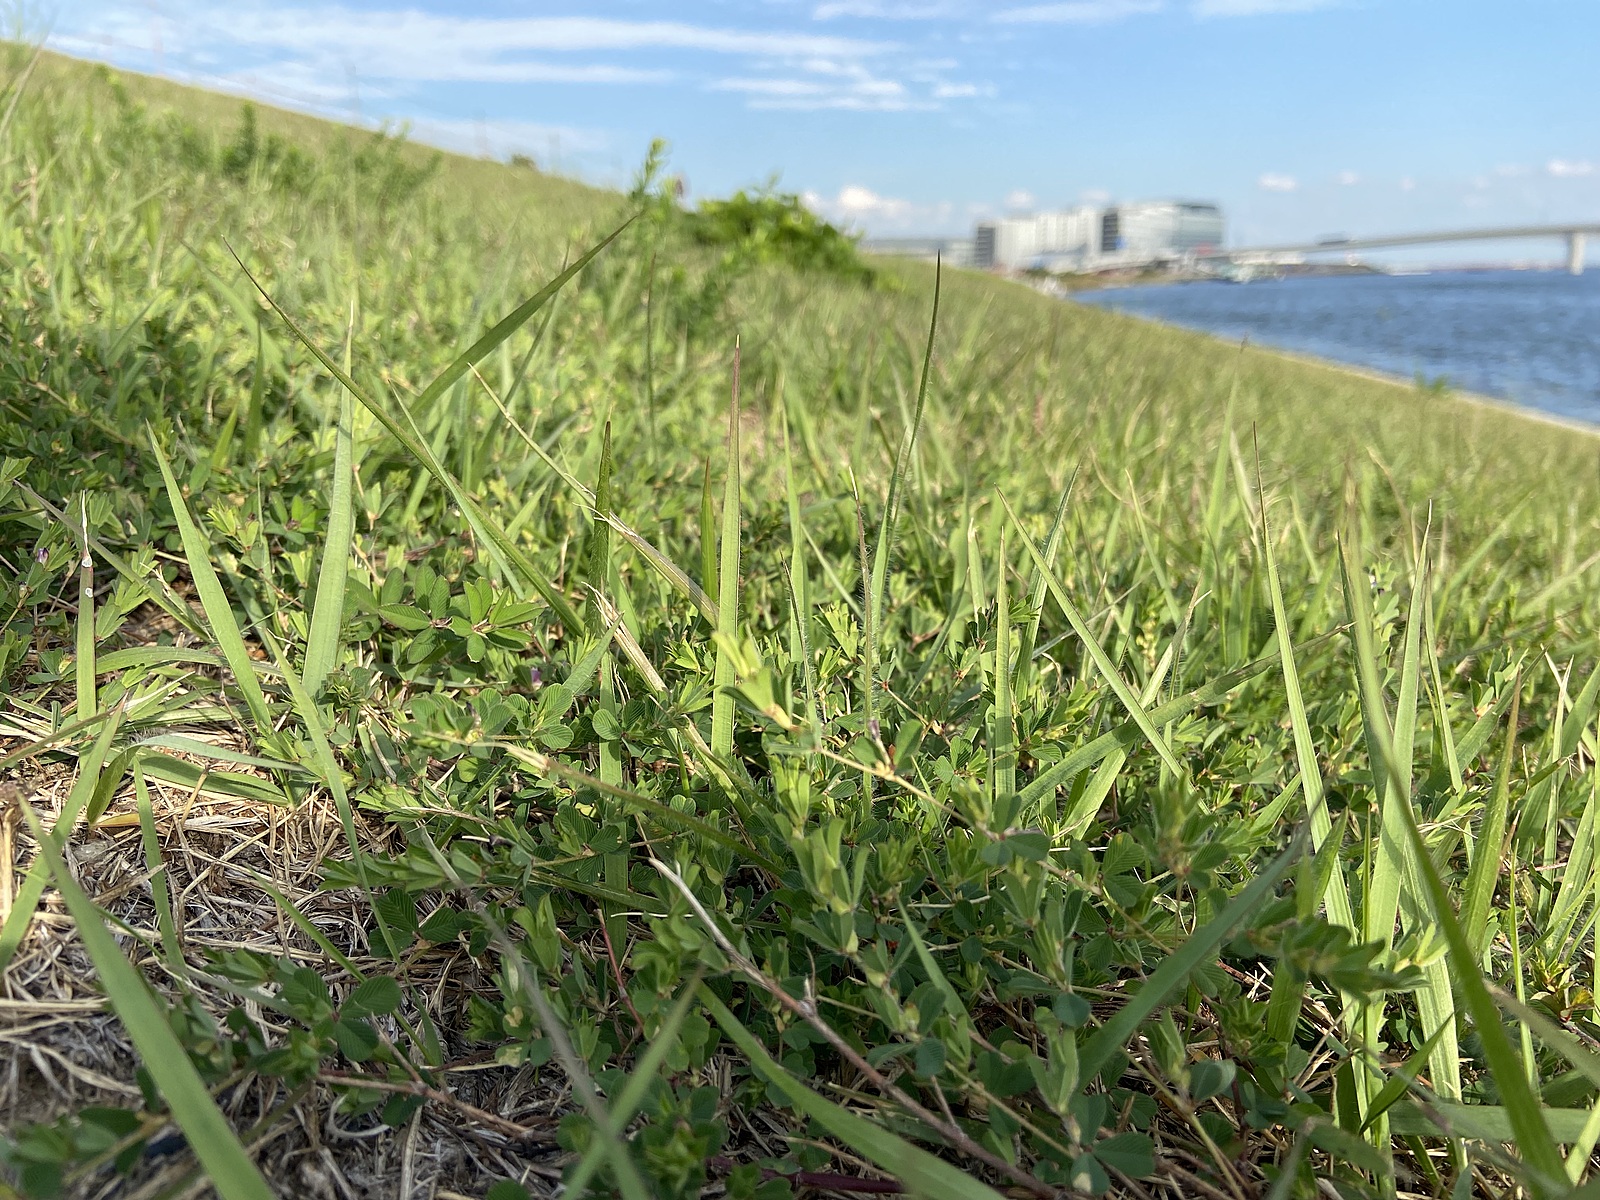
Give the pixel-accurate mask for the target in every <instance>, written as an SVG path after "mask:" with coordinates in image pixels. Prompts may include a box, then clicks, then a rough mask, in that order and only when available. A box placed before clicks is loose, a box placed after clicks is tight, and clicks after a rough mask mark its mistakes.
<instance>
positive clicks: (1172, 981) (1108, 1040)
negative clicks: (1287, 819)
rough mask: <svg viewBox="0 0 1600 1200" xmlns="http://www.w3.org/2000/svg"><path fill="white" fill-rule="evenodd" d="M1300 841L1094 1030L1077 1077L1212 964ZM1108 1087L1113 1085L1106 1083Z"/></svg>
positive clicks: (1095, 1068)
mask: <svg viewBox="0 0 1600 1200" xmlns="http://www.w3.org/2000/svg"><path fill="white" fill-rule="evenodd" d="M1301 848H1302V847H1301V837H1300V835H1298V834H1297V835H1296V837H1295V840H1294V841H1293V842H1291V843H1290V845H1289V848H1288V849H1286V850H1285V851H1284V852H1283V853H1282V854H1280V855H1278V857H1277V858H1275V859H1273V860H1272V861H1271V862H1270V863H1268V864H1267V865H1266V867H1264V868H1263V869H1262V871H1261V872H1260V874H1258V875H1257V876H1256V877H1255V878H1254V879H1252V880H1251V881H1250V883H1249V884H1248V885H1247V886H1246V887H1245V889H1244V890H1243V891H1241V892H1240V893H1239V894H1238V895H1237V896H1235V897H1234V898H1233V899H1232V900H1230V901H1228V905H1227V907H1226V908H1224V909H1223V910H1222V911H1221V912H1219V913H1218V914H1217V915H1216V916H1214V917H1213V918H1211V920H1210V921H1208V922H1207V923H1206V924H1204V925H1202V926H1201V927H1200V928H1199V929H1197V930H1195V932H1194V933H1193V934H1192V935H1191V936H1190V937H1189V939H1188V940H1187V941H1185V942H1184V944H1183V945H1182V946H1180V947H1178V949H1176V950H1174V951H1173V952H1172V953H1171V954H1169V955H1168V956H1167V957H1166V958H1164V959H1163V960H1162V963H1161V965H1160V966H1159V967H1157V968H1156V969H1155V970H1154V971H1153V972H1152V973H1151V975H1150V977H1149V978H1148V979H1146V980H1145V981H1144V984H1143V986H1142V987H1140V988H1139V990H1138V992H1137V993H1135V994H1134V996H1133V998H1132V999H1130V1000H1129V1001H1128V1002H1127V1003H1125V1004H1124V1005H1123V1006H1122V1007H1121V1008H1119V1009H1118V1010H1117V1011H1116V1013H1115V1014H1113V1015H1112V1017H1111V1018H1110V1019H1109V1020H1108V1021H1106V1023H1105V1024H1103V1025H1101V1026H1100V1028H1099V1029H1097V1030H1096V1031H1095V1032H1094V1035H1093V1036H1092V1037H1090V1038H1089V1040H1088V1041H1087V1042H1085V1043H1084V1046H1083V1049H1082V1050H1080V1051H1079V1053H1078V1069H1079V1072H1080V1074H1079V1078H1081V1079H1082V1080H1084V1081H1085V1082H1087V1081H1088V1080H1090V1079H1092V1078H1094V1076H1095V1075H1096V1074H1097V1073H1099V1071H1100V1068H1102V1067H1104V1066H1105V1065H1106V1063H1107V1062H1109V1061H1110V1060H1111V1056H1112V1055H1113V1054H1116V1053H1117V1052H1119V1051H1120V1050H1121V1049H1122V1048H1123V1047H1124V1046H1126V1045H1127V1044H1128V1041H1129V1039H1130V1038H1132V1037H1133V1035H1134V1034H1135V1033H1136V1032H1138V1030H1139V1027H1140V1026H1141V1025H1143V1024H1144V1022H1145V1020H1146V1019H1147V1018H1148V1017H1149V1016H1150V1015H1151V1014H1152V1013H1154V1012H1155V1011H1156V1009H1158V1008H1160V1007H1161V1005H1162V1004H1163V1003H1165V1002H1166V1000H1167V998H1168V997H1170V996H1171V995H1172V993H1173V992H1174V991H1176V990H1177V989H1178V988H1179V987H1181V986H1182V985H1183V983H1184V982H1185V981H1186V980H1187V979H1188V978H1189V976H1190V975H1191V974H1193V973H1194V972H1195V971H1196V970H1197V969H1198V968H1199V967H1201V966H1203V965H1204V964H1206V963H1208V962H1210V961H1211V960H1212V959H1214V958H1215V957H1216V955H1217V952H1218V951H1219V950H1220V949H1221V947H1222V944H1223V943H1224V942H1226V941H1227V940H1228V938H1229V937H1230V936H1231V935H1232V933H1233V931H1234V930H1235V929H1237V928H1238V927H1239V926H1240V924H1242V923H1243V922H1244V921H1245V919H1246V918H1248V917H1249V916H1250V914H1251V913H1253V912H1254V911H1255V910H1256V909H1257V908H1258V907H1260V905H1261V904H1263V903H1265V901H1266V899H1267V897H1268V896H1270V895H1271V894H1272V889H1273V888H1275V887H1277V885H1278V881H1279V880H1280V879H1282V878H1283V877H1284V875H1285V874H1287V873H1288V870H1289V868H1290V867H1291V866H1293V865H1294V861H1295V859H1297V858H1298V857H1299V856H1300V853H1301ZM1106 1082H1107V1083H1108V1084H1109V1083H1112V1082H1114V1081H1113V1080H1107V1081H1106Z"/></svg>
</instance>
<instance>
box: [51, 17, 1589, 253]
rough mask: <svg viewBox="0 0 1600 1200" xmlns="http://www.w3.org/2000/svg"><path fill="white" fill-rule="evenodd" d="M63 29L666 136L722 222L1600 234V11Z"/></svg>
mask: <svg viewBox="0 0 1600 1200" xmlns="http://www.w3.org/2000/svg"><path fill="white" fill-rule="evenodd" d="M51 29H52V33H51V39H50V40H51V44H52V45H54V46H55V47H57V48H59V49H61V50H63V51H65V52H67V53H72V54H77V55H80V56H83V57H91V58H98V59H104V60H106V61H110V62H113V63H116V64H118V65H122V66H126V67H129V68H132V69H136V70H142V71H151V72H157V73H161V74H166V75H171V76H173V77H176V78H182V79H187V80H191V81H194V82H198V83H203V84H206V85H208V86H213V87H225V88H229V89H231V90H235V91H239V92H241V93H246V94H253V95H256V96H259V97H261V98H262V99H264V100H267V101H270V102H273V103H278V104H282V105H285V106H289V107H296V108H302V109H307V110H311V111H315V112H319V113H323V114H327V115H331V116H336V117H341V118H344V119H351V120H361V121H365V122H372V121H375V120H379V119H383V118H392V119H403V120H409V121H411V122H412V124H413V130H414V133H413V136H415V137H417V138H418V139H419V140H427V141H433V142H436V143H438V144H442V145H448V146H450V147H452V148H455V149H461V150H466V151H468V152H479V153H482V152H487V153H492V154H496V155H502V156H503V155H505V154H508V153H510V152H512V151H514V150H515V151H522V152H526V153H531V154H532V155H533V156H534V157H535V158H536V159H538V160H539V161H540V162H541V163H542V164H548V165H551V166H553V167H555V168H556V169H559V170H563V171H565V172H567V173H571V174H577V175H581V176H583V177H586V178H589V179H592V180H596V181H600V182H609V183H620V182H622V181H625V180H626V179H627V178H628V176H629V175H630V174H631V173H632V171H633V169H634V168H635V167H636V165H637V164H638V162H639V161H640V160H641V159H642V158H643V155H644V152H645V148H646V147H647V146H648V144H649V141H650V139H651V138H652V137H655V136H661V137H665V138H666V139H668V141H669V142H670V143H671V146H672V165H673V168H674V169H675V170H678V171H681V172H683V174H684V175H685V176H686V178H687V181H688V184H689V187H690V192H691V198H692V197H696V196H706V195H720V194H726V193H727V192H729V191H731V190H732V189H734V188H736V187H740V186H748V185H759V184H761V183H762V182H764V181H765V180H767V179H768V178H769V177H770V176H773V175H775V174H776V175H777V176H778V177H779V180H780V185H781V186H782V187H783V188H784V189H785V190H790V191H796V192H801V193H804V194H805V195H806V196H807V197H808V199H809V201H810V202H811V203H812V204H813V205H814V206H815V207H816V208H818V209H819V210H820V211H822V212H824V213H825V214H827V215H828V216H829V217H831V218H833V219H835V220H837V221H840V222H841V223H846V224H849V225H851V226H853V227H854V228H857V229H862V230H866V231H868V232H871V233H876V234H880V235H883V234H909V233H959V232H964V231H966V230H968V229H970V227H971V225H972V223H973V221H974V220H976V219H979V218H981V217H984V216H988V215H993V214H996V213H1003V212H1005V211H1007V210H1008V209H1021V208H1037V207H1057V206H1062V205H1067V204H1072V203H1078V202H1081V201H1086V200H1087V201H1090V202H1098V201H1101V200H1103V199H1105V198H1117V199H1141V198H1151V197H1165V196H1181V197H1193V198H1200V199H1213V200H1217V201H1219V202H1221V203H1222V204H1223V206H1224V208H1225V209H1226V212H1227V214H1228V218H1229V240H1230V241H1231V242H1233V243H1234V244H1241V243H1253V242H1260V241H1263V240H1278V239H1298V238H1308V237H1316V236H1322V235H1326V234H1329V233H1335V232H1342V233H1351V234H1355V233H1384V232H1393V231H1397V230H1405V229H1420V228H1441V227H1443V228H1450V227H1458V226H1459V227H1465V226H1473V225H1490V224H1502V223H1509V222H1518V223H1523V222H1540V221H1558V220H1568V219H1580V218H1583V219H1589V220H1595V219H1600V121H1597V119H1596V116H1597V104H1596V101H1597V99H1600V86H1597V84H1596V80H1597V78H1600V72H1597V67H1600V3H1596V0H1518V2H1516V3H1512V2H1510V0H1500V2H1490V0H1065V2H1055V3H1031V2H1029V0H1019V2H1017V3H1009V2H1006V0H1001V2H999V3H988V4H985V3H979V2H977V0H743V2H738V3H736V2H734V0H698V2H693V3H690V2H685V3H674V4H660V3H655V4H651V3H644V2H642V0H632V2H630V0H593V2H590V3H567V4H556V3H543V2H538V0H527V2H524V3H511V2H509V0H480V2H477V3H471V4H465V3H454V4H452V3H445V2H444V0H410V2H407V0H395V2H387V0H345V2H343V3H338V4H329V3H323V2H321V0H289V2H288V3H272V2H270V0H229V2H228V3H227V4H225V5H224V4H218V3H208V2H204V0H67V3H66V4H65V6H64V7H63V8H61V9H60V10H58V11H57V13H56V14H55V16H54V17H53V19H52V20H51ZM1557 250H1558V248H1557V247H1556V246H1554V245H1553V244H1552V245H1548V246H1546V245H1540V244H1538V243H1533V244H1529V245H1526V246H1523V247H1520V248H1518V247H1511V248H1497V249H1495V250H1494V251H1493V255H1494V256H1495V257H1500V258H1504V257H1506V256H1507V255H1508V254H1527V255H1529V256H1532V257H1552V258H1553V257H1555V256H1556V254H1557ZM1429 253H1430V254H1431V256H1432V257H1434V258H1441V257H1445V254H1444V252H1443V251H1440V250H1434V251H1431V252H1429ZM1465 253H1466V254H1467V255H1468V256H1469V257H1470V256H1473V255H1477V256H1484V255H1485V254H1487V253H1490V251H1488V250H1486V249H1485V248H1484V247H1482V246H1480V247H1476V248H1471V249H1469V250H1467V251H1465Z"/></svg>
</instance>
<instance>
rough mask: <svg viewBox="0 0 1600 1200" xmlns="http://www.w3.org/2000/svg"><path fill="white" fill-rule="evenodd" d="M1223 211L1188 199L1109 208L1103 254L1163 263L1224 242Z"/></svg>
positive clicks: (1104, 221) (1102, 229)
mask: <svg viewBox="0 0 1600 1200" xmlns="http://www.w3.org/2000/svg"><path fill="white" fill-rule="evenodd" d="M1222 234H1223V221H1222V210H1221V209H1220V208H1218V207H1217V206H1216V205H1215V204H1205V203H1199V202H1195V201H1187V200H1147V201H1144V202H1142V203H1138V204H1121V205H1118V206H1117V207H1115V208H1108V209H1106V211H1105V213H1104V214H1103V215H1102V217H1101V220H1100V253H1101V254H1116V255H1119V256H1122V257H1126V258H1128V259H1130V260H1137V261H1142V262H1162V261H1170V260H1173V259H1178V258H1182V257H1183V256H1184V255H1185V254H1189V253H1192V252H1193V251H1196V250H1207V249H1211V248H1214V247H1216V246H1220V245H1221V244H1222Z"/></svg>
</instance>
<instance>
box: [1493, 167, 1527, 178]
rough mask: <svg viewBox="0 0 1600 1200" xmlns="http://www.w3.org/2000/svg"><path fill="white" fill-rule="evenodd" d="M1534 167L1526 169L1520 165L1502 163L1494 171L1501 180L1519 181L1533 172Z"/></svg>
mask: <svg viewBox="0 0 1600 1200" xmlns="http://www.w3.org/2000/svg"><path fill="white" fill-rule="evenodd" d="M1532 170H1533V168H1532V167H1525V166H1523V165H1521V164H1520V163H1502V164H1501V165H1500V166H1498V167H1496V168H1495V169H1494V173H1495V174H1496V175H1498V176H1500V178H1501V179H1518V178H1520V177H1521V176H1523V175H1527V174H1529V173H1530V172H1532Z"/></svg>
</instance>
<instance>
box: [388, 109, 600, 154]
mask: <svg viewBox="0 0 1600 1200" xmlns="http://www.w3.org/2000/svg"><path fill="white" fill-rule="evenodd" d="M409 135H410V138H411V140H412V141H414V142H423V143H425V144H427V145H429V146H438V147H440V148H441V149H444V150H457V151H460V152H462V153H464V154H480V155H481V154H487V155H488V156H489V157H491V158H509V157H510V156H511V155H513V154H527V155H531V156H532V157H533V158H535V159H536V160H537V161H538V162H539V163H541V164H542V165H545V166H549V165H551V162H552V160H553V159H559V158H561V157H562V156H564V155H567V154H587V153H593V152H596V151H601V150H605V149H607V148H608V147H609V145H610V141H609V139H608V138H607V137H606V135H605V134H604V133H602V132H601V131H599V130H596V129H580V128H578V127H576V126H572V125H543V124H540V123H539V122H537V121H495V120H485V121H469V120H464V119H457V118H450V119H446V118H436V117H424V118H419V119H418V120H416V121H413V122H411V123H410V131H409Z"/></svg>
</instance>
